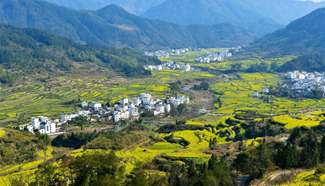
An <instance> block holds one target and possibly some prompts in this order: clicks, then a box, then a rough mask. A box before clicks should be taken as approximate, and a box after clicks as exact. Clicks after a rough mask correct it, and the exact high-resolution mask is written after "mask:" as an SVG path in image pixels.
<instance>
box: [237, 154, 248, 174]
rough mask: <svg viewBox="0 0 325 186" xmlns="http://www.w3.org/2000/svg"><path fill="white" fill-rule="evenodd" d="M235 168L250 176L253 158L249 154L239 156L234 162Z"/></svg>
mask: <svg viewBox="0 0 325 186" xmlns="http://www.w3.org/2000/svg"><path fill="white" fill-rule="evenodd" d="M233 167H234V168H235V169H236V170H237V171H240V172H242V173H244V174H249V173H250V169H251V157H250V154H249V153H247V152H242V153H240V154H238V156H237V157H236V159H235V160H234V161H233Z"/></svg>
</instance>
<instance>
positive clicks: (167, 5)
mask: <svg viewBox="0 0 325 186" xmlns="http://www.w3.org/2000/svg"><path fill="white" fill-rule="evenodd" d="M143 16H145V17H148V18H151V19H159V20H163V21H168V22H172V23H176V24H182V25H188V24H207V25H212V24H221V23H228V24H233V25H236V26H240V27H243V28H245V29H247V30H250V31H254V32H255V33H257V34H259V35H263V34H265V33H269V32H272V31H274V30H276V29H278V28H280V27H281V25H279V24H278V23H276V22H275V21H274V20H272V19H270V18H267V17H264V16H262V15H260V14H258V13H256V12H254V11H252V10H251V9H250V8H249V7H248V6H247V4H246V3H245V2H243V1H238V0H194V1H193V0H166V1H165V2H164V3H162V4H160V5H158V6H156V7H153V8H151V9H149V10H148V11H147V12H145V13H144V14H143Z"/></svg>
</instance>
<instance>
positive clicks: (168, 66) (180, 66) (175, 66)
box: [145, 61, 192, 72]
mask: <svg viewBox="0 0 325 186" xmlns="http://www.w3.org/2000/svg"><path fill="white" fill-rule="evenodd" d="M145 69H147V70H157V71H162V70H180V71H184V72H190V71H191V70H192V67H191V65H189V64H184V63H176V62H174V61H170V62H165V63H162V64H160V65H147V66H145Z"/></svg>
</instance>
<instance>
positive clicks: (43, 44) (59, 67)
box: [0, 25, 158, 83]
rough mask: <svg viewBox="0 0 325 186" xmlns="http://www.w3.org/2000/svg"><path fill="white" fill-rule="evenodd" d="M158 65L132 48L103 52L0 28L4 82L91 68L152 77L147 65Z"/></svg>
mask: <svg viewBox="0 0 325 186" xmlns="http://www.w3.org/2000/svg"><path fill="white" fill-rule="evenodd" d="M156 62H158V61H157V60H156V59H154V58H149V57H145V56H142V54H140V53H138V52H135V51H132V50H130V49H123V50H122V49H110V50H100V49H98V48H92V47H88V46H82V45H78V44H75V43H73V42H71V41H70V40H67V39H64V38H61V37H58V36H54V35H50V34H47V33H45V32H42V31H38V30H34V29H18V28H14V27H12V26H7V25H0V83H10V82H11V81H12V80H13V79H16V78H18V79H21V78H25V77H32V76H35V75H40V76H41V75H45V76H48V75H57V74H62V73H73V72H77V73H79V72H82V71H85V70H86V71H88V72H90V71H91V69H94V70H96V69H97V70H100V69H103V70H105V71H107V72H111V71H115V72H117V73H120V74H121V75H127V76H136V75H148V74H149V73H148V72H147V71H146V70H145V69H144V68H143V65H144V64H148V63H156Z"/></svg>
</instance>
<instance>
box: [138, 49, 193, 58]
mask: <svg viewBox="0 0 325 186" xmlns="http://www.w3.org/2000/svg"><path fill="white" fill-rule="evenodd" d="M190 51H192V49H191V48H179V49H168V50H157V51H153V52H149V51H146V52H145V53H144V54H145V55H146V56H150V57H157V58H168V57H170V56H179V55H183V54H186V53H187V52H190Z"/></svg>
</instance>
